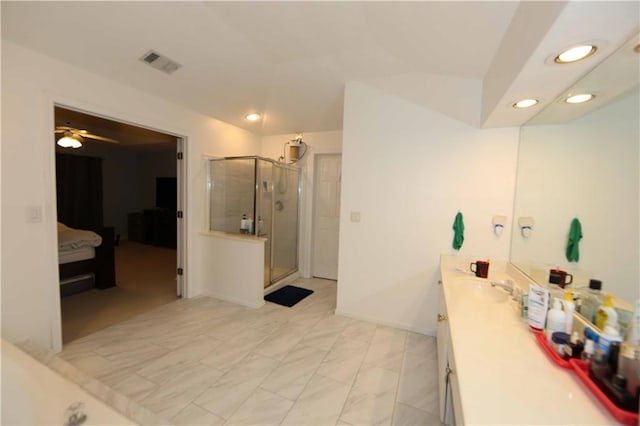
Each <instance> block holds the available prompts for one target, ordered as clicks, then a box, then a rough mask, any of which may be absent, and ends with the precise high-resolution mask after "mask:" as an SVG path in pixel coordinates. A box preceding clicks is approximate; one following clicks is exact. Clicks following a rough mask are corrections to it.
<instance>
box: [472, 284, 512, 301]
mask: <svg viewBox="0 0 640 426" xmlns="http://www.w3.org/2000/svg"><path fill="white" fill-rule="evenodd" d="M461 285H462V286H463V291H464V294H465V296H467V297H468V298H469V299H473V300H474V301H476V302H480V303H504V302H506V301H507V300H508V299H509V294H508V293H507V292H506V291H504V290H503V289H502V288H500V287H491V283H490V282H489V281H480V280H464V281H463V282H462V283H461Z"/></svg>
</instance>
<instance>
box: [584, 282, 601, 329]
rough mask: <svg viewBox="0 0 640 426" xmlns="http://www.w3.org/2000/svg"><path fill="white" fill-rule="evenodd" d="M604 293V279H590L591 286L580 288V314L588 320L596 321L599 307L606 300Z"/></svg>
mask: <svg viewBox="0 0 640 426" xmlns="http://www.w3.org/2000/svg"><path fill="white" fill-rule="evenodd" d="M604 297H605V295H604V293H603V292H602V281H600V280H593V279H592V280H590V281H589V288H585V289H580V300H581V302H580V310H579V311H578V312H580V315H582V316H583V317H585V318H586V319H587V321H589V322H592V323H595V320H596V313H597V312H598V308H599V307H600V305H602V303H603V302H604Z"/></svg>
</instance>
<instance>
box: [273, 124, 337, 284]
mask: <svg viewBox="0 0 640 426" xmlns="http://www.w3.org/2000/svg"><path fill="white" fill-rule="evenodd" d="M295 136H296V135H295V134H285V135H275V136H265V137H264V138H262V154H261V155H262V156H263V157H267V158H272V159H274V160H277V159H278V158H280V156H281V155H283V147H284V144H285V143H287V142H289V141H290V140H292V139H293V138H294V137H295ZM303 141H304V142H305V143H306V144H308V145H309V151H308V152H307V153H306V154H305V155H304V157H303V158H302V159H301V160H299V161H298V162H296V164H295V165H296V166H298V167H300V168H302V199H301V203H302V206H301V209H300V210H301V211H300V243H299V244H300V246H299V247H298V253H299V256H300V257H299V269H300V275H302V276H303V277H306V278H309V277H311V231H312V228H311V225H312V223H311V218H312V215H313V176H314V173H313V167H314V163H315V156H316V155H318V154H339V153H341V152H342V132H341V131H334V132H315V133H304V134H303Z"/></svg>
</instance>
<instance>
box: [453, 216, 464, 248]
mask: <svg viewBox="0 0 640 426" xmlns="http://www.w3.org/2000/svg"><path fill="white" fill-rule="evenodd" d="M453 231H454V234H453V248H454V249H456V250H460V248H461V247H462V243H463V242H464V222H463V221H462V213H460V212H458V214H457V215H456V219H455V220H454V221H453Z"/></svg>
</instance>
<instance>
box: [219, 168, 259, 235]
mask: <svg viewBox="0 0 640 426" xmlns="http://www.w3.org/2000/svg"><path fill="white" fill-rule="evenodd" d="M254 173H255V169H254V161H253V160H236V161H232V162H229V161H212V162H211V177H212V188H211V192H212V196H211V211H210V215H211V222H210V223H211V226H212V230H215V231H224V232H239V230H240V219H241V218H242V215H243V214H247V215H253V201H254V182H255V179H254Z"/></svg>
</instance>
